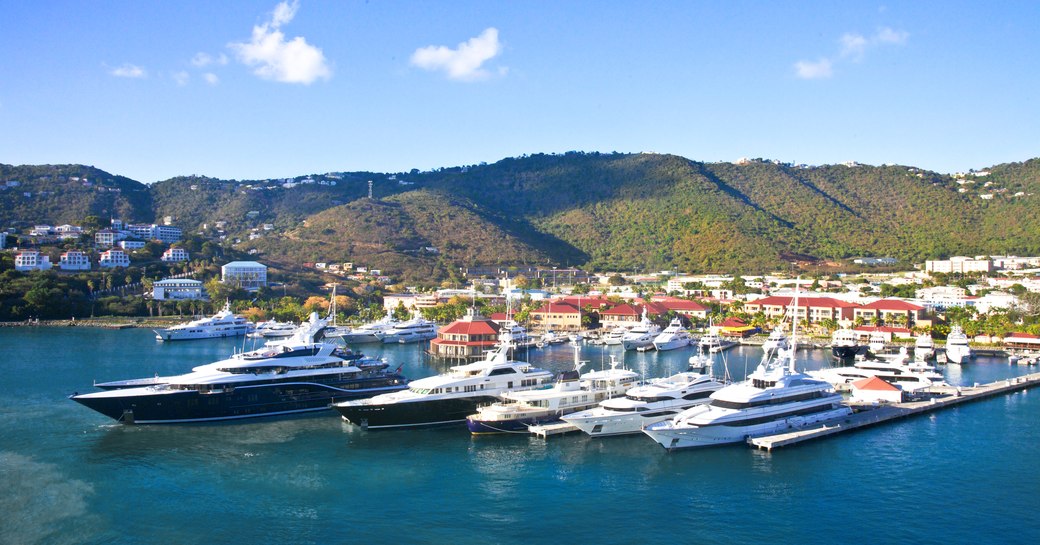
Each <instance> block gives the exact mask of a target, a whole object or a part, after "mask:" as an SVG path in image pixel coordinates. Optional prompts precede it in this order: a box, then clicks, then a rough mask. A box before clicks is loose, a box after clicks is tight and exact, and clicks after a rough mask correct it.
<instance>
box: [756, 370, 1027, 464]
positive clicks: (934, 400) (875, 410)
mask: <svg viewBox="0 0 1040 545" xmlns="http://www.w3.org/2000/svg"><path fill="white" fill-rule="evenodd" d="M1037 385H1040V373H1033V374H1031V375H1023V376H1020V377H1011V378H1008V379H1005V380H999V381H996V382H991V383H989V384H983V385H976V386H970V387H949V386H945V387H941V388H935V389H933V394H935V395H934V397H931V398H929V399H926V400H924V401H911V402H904V403H892V404H887V405H877V406H874V405H853V406H852V408H853V409H854V410H856V412H855V413H853V414H852V415H850V416H848V417H845V418H842V419H839V420H834V421H831V422H825V423H823V424H821V425H816V426H812V427H809V428H802V429H798V430H793V431H789V432H785V433H778V434H775V435H764V436H762V437H750V438H748V440H747V442H748V444H749V445H751V446H753V447H758V448H760V449H765V450H768V451H771V450H773V449H774V448H780V447H786V446H790V445H796V444H798V443H802V442H804V441H810V440H812V439H819V438H821V437H827V436H830V435H834V434H838V433H841V432H845V431H850V430H855V429H859V428H865V427H868V426H873V425H875V424H881V423H882V422H888V421H890V420H895V419H898V418H903V417H907V416H911V415H915V414H921V413H926V412H930V411H935V410H938V409H944V408H946V407H950V406H953V405H959V404H961V403H967V402H969V401H977V400H979V399H985V398H988V397H992V396H996V395H1000V394H1007V393H1011V392H1017V391H1019V390H1025V389H1028V388H1031V387H1033V386H1037Z"/></svg>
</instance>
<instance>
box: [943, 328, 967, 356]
mask: <svg viewBox="0 0 1040 545" xmlns="http://www.w3.org/2000/svg"><path fill="white" fill-rule="evenodd" d="M973 357H974V354H973V353H972V351H971V346H969V345H968V336H967V335H965V334H964V329H962V328H961V326H959V325H955V326H953V327H951V328H950V334H949V335H947V336H946V359H947V360H948V361H949V362H950V363H966V362H968V361H969V360H971V358H973Z"/></svg>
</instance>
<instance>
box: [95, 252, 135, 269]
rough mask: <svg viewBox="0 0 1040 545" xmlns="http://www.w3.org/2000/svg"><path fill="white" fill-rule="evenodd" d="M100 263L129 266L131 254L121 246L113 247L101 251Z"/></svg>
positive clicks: (108, 265)
mask: <svg viewBox="0 0 1040 545" xmlns="http://www.w3.org/2000/svg"><path fill="white" fill-rule="evenodd" d="M98 265H100V266H102V267H129V266H130V256H128V255H126V252H125V251H123V250H122V249H119V248H111V249H109V250H107V251H104V252H101V260H100V261H99V262H98Z"/></svg>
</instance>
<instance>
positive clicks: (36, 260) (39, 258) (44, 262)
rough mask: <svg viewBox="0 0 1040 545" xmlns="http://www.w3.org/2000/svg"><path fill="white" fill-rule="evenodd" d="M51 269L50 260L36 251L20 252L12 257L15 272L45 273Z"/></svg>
mask: <svg viewBox="0 0 1040 545" xmlns="http://www.w3.org/2000/svg"><path fill="white" fill-rule="evenodd" d="M50 268H51V258H50V257H49V256H46V255H43V254H41V253H40V252H38V251H36V250H22V251H20V252H18V253H17V254H16V255H15V256H14V270H16V271H47V270H50Z"/></svg>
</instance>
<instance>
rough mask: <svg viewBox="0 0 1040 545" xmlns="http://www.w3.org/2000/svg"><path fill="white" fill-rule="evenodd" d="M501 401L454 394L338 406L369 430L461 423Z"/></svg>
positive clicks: (359, 424)
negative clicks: (413, 399) (480, 407)
mask: <svg viewBox="0 0 1040 545" xmlns="http://www.w3.org/2000/svg"><path fill="white" fill-rule="evenodd" d="M495 401H498V398H497V397H495V396H489V395H481V396H473V397H452V398H442V399H427V400H421V401H412V402H399V403H386V404H381V405H378V404H363V403H358V404H349V405H335V406H334V408H335V409H336V410H337V411H339V414H340V415H341V416H342V417H343V419H344V420H347V421H348V422H350V423H351V424H354V425H356V426H361V427H363V428H367V429H383V428H411V427H428V426H441V425H448V424H461V423H463V422H465V421H466V417H467V416H469V415H471V414H473V413H475V412H477V406H479V405H486V404H488V403H493V402H495Z"/></svg>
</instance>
